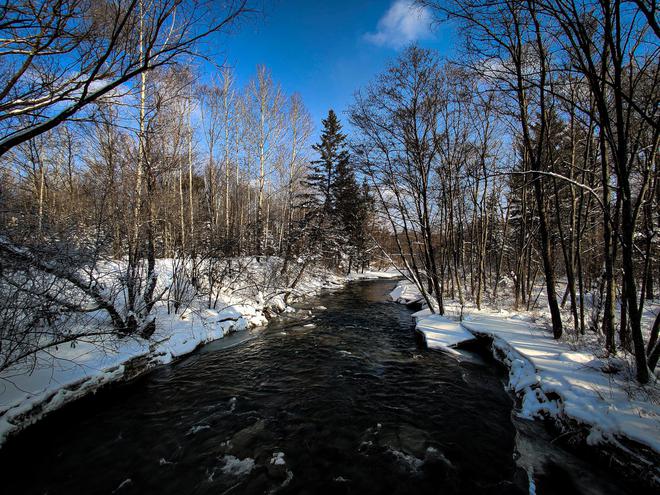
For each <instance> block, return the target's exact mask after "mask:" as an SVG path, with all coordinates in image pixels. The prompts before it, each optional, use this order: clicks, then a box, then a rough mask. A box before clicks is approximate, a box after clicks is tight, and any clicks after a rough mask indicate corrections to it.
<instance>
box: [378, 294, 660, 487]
mask: <svg viewBox="0 0 660 495" xmlns="http://www.w3.org/2000/svg"><path fill="white" fill-rule="evenodd" d="M391 297H392V299H393V300H395V301H397V302H400V303H410V302H414V301H417V300H419V297H420V296H419V294H418V293H417V292H416V291H415V289H414V288H413V287H411V286H410V285H409V284H407V283H406V282H402V283H401V284H400V285H399V286H398V287H397V288H396V289H395V290H394V291H393V292H392V294H391ZM448 313H449V314H450V315H451V314H455V316H439V315H435V314H431V312H430V311H429V310H428V309H424V310H421V311H418V312H417V313H415V314H414V315H413V316H414V318H415V322H416V329H417V331H418V332H420V333H421V334H422V335H423V336H424V339H425V341H426V343H427V345H428V347H429V348H439V349H442V350H444V351H447V352H450V353H452V354H459V353H458V352H457V351H456V347H460V345H461V344H463V343H466V342H468V341H473V340H477V339H480V340H482V341H485V342H487V344H488V345H489V347H490V349H491V351H492V354H493V356H494V357H495V358H496V359H497V360H498V361H500V362H501V363H503V364H504V365H505V366H506V367H507V369H508V370H509V380H508V386H509V388H510V389H511V391H512V392H513V393H514V394H515V396H516V401H517V406H518V407H517V411H516V412H517V414H518V415H519V416H521V417H524V418H529V419H532V418H535V419H545V420H550V421H551V422H552V423H553V424H554V426H555V427H556V429H557V430H558V432H559V433H560V436H561V437H562V438H563V439H564V440H565V441H567V442H568V443H572V444H573V445H575V446H577V447H580V448H585V447H586V448H590V447H596V448H597V449H598V451H599V452H600V453H601V454H602V456H603V457H607V460H608V462H609V463H610V464H611V465H613V467H616V466H615V465H616V464H619V467H621V468H622V469H626V470H628V472H633V473H635V476H638V477H640V478H642V479H644V481H645V482H648V483H649V484H651V485H657V484H658V483H659V482H660V465H659V464H658V461H659V459H660V457H659V456H660V406H659V405H658V398H659V397H660V390H659V388H660V387H659V385H658V381H657V380H654V382H653V383H651V384H649V385H647V386H645V387H640V386H638V385H637V384H636V383H635V381H634V373H633V372H632V364H631V363H630V362H629V360H627V359H625V357H617V358H611V357H610V358H607V357H603V356H602V355H599V353H598V352H597V351H595V349H597V348H596V347H594V346H590V345H589V342H588V341H586V339H585V341H584V342H580V343H577V342H570V341H569V340H560V341H557V340H554V339H553V338H552V335H551V333H550V332H548V331H547V329H546V325H545V324H544V323H545V322H544V320H543V318H538V316H536V317H535V316H533V315H531V314H525V313H514V312H510V311H505V310H489V309H485V310H482V311H476V309H475V310H474V311H472V310H470V311H467V312H464V313H463V319H462V321H459V318H458V314H459V313H460V310H457V308H452V307H451V305H450V307H449V311H448ZM624 463H625V465H623V464H624Z"/></svg>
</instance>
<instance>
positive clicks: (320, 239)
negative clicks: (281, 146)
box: [300, 110, 349, 258]
mask: <svg viewBox="0 0 660 495" xmlns="http://www.w3.org/2000/svg"><path fill="white" fill-rule="evenodd" d="M322 123H323V133H322V134H321V140H320V142H319V143H317V144H315V145H313V146H312V148H313V149H314V151H316V152H317V153H318V154H319V159H318V160H314V161H312V162H311V163H310V167H309V172H308V174H307V176H306V178H305V180H304V181H303V184H304V185H305V186H306V189H307V191H306V192H305V193H304V194H303V195H302V196H301V199H302V201H301V204H300V206H301V207H302V208H304V209H305V210H306V214H305V219H304V223H305V228H306V230H307V231H308V236H307V237H308V241H307V243H308V246H307V247H308V248H309V249H311V250H316V251H317V252H318V254H320V255H321V256H322V257H325V258H336V257H337V253H338V251H339V244H340V239H339V237H338V235H337V234H338V230H337V225H338V222H337V220H336V211H335V210H336V208H335V205H336V197H337V196H336V194H335V192H334V191H335V189H336V187H337V179H338V177H339V180H340V182H341V183H342V184H343V183H344V181H345V180H347V179H346V178H345V177H344V176H345V175H346V173H347V171H348V169H349V154H348V151H347V150H346V135H345V134H343V133H342V132H341V124H340V122H339V119H338V118H337V115H336V114H335V112H334V111H333V110H330V111H329V112H328V117H327V118H326V119H323V120H322ZM338 174H341V177H340V176H338ZM341 187H344V186H343V185H342V186H341ZM339 224H341V222H339ZM342 242H343V241H342Z"/></svg>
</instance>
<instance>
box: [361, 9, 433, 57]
mask: <svg viewBox="0 0 660 495" xmlns="http://www.w3.org/2000/svg"><path fill="white" fill-rule="evenodd" d="M431 22H432V15H431V11H430V10H429V9H428V8H427V7H422V6H419V5H415V4H414V2H413V1H412V0H395V1H394V3H393V4H392V5H391V6H390V8H389V9H388V10H387V12H385V14H384V15H383V17H381V18H380V20H379V21H378V26H377V28H376V32H375V33H366V34H365V35H364V39H366V40H367V41H368V42H370V43H373V44H374V45H378V46H389V47H391V48H401V47H403V46H405V45H407V44H408V43H412V42H414V41H417V40H419V39H424V38H429V37H430V36H431Z"/></svg>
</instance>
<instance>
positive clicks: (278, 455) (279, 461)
mask: <svg viewBox="0 0 660 495" xmlns="http://www.w3.org/2000/svg"><path fill="white" fill-rule="evenodd" d="M270 463H271V464H274V465H276V466H284V465H285V464H286V461H285V460H284V452H274V453H273V457H271V459H270Z"/></svg>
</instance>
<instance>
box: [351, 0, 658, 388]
mask: <svg viewBox="0 0 660 495" xmlns="http://www.w3.org/2000/svg"><path fill="white" fill-rule="evenodd" d="M419 3H420V4H422V5H424V6H426V7H428V8H431V9H433V11H434V12H435V14H436V17H437V19H438V21H439V22H445V21H449V22H450V23H451V25H452V26H453V27H454V29H456V30H457V31H458V32H459V33H460V34H461V36H462V39H463V41H464V43H463V46H462V49H461V53H460V56H459V57H457V58H455V59H450V60H444V61H441V60H440V58H439V56H438V55H437V54H436V53H434V52H433V51H431V50H425V49H421V48H419V47H411V48H409V49H408V50H406V51H405V52H404V53H402V54H401V55H400V57H399V58H398V60H396V61H395V62H393V63H392V64H391V65H390V67H389V68H388V69H387V70H386V71H385V72H383V73H382V74H381V75H380V76H379V77H377V78H376V80H375V81H374V82H373V83H372V84H371V85H369V86H368V87H367V88H366V89H364V90H363V91H361V92H360V93H359V94H358V95H357V97H356V102H355V104H354V105H353V106H352V108H351V111H350V120H351V123H352V124H353V125H354V127H355V128H356V129H357V131H358V132H357V134H358V137H357V139H356V142H355V156H356V157H357V158H358V160H359V161H360V167H361V169H362V171H363V172H364V174H365V176H367V177H368V178H369V180H370V183H371V184H372V189H373V190H374V191H376V196H377V199H378V205H379V212H380V217H381V219H382V222H383V223H384V224H386V225H387V226H388V227H389V229H390V230H391V231H392V232H393V233H394V236H393V238H392V239H391V240H390V241H389V242H390V252H392V253H394V255H395V256H394V262H395V263H399V264H401V265H402V266H403V267H405V269H406V271H407V273H409V276H410V279H411V280H412V281H413V282H414V283H415V284H416V286H417V287H418V289H419V290H420V292H421V293H422V295H423V297H424V299H425V300H426V302H427V304H428V305H429V306H430V307H432V308H434V310H436V311H438V312H439V313H441V314H442V313H443V312H444V309H445V308H444V306H445V298H446V297H447V296H449V297H451V298H452V299H457V300H458V301H459V302H460V303H461V304H463V303H464V301H465V300H466V299H468V298H469V299H470V300H472V301H474V302H475V303H476V306H477V307H480V306H481V304H482V303H483V301H484V297H485V296H486V297H488V299H489V300H490V301H491V302H496V301H498V297H501V296H502V295H503V294H504V291H505V290H506V291H507V292H508V293H509V294H511V296H512V298H513V306H514V308H521V307H523V308H527V309H529V308H530V307H532V306H534V305H536V304H537V303H541V305H542V306H545V305H547V307H548V308H549V311H550V315H551V320H552V330H553V334H554V337H555V338H560V337H562V335H563V334H564V332H565V331H566V330H569V331H570V334H571V336H572V338H575V339H579V338H580V336H581V335H584V334H585V333H586V332H596V334H598V335H599V336H600V339H601V342H602V345H603V347H604V349H605V350H606V351H607V352H608V353H610V354H614V353H616V352H617V351H620V350H623V351H630V352H632V353H633V354H634V357H635V361H636V370H637V378H638V380H639V381H640V382H641V383H646V382H647V381H648V380H649V375H650V374H649V370H653V369H655V367H656V365H657V362H658V358H659V357H660V345H659V343H658V331H659V330H660V316H656V318H655V322H654V323H653V324H652V325H651V327H650V328H642V316H643V311H644V308H645V304H646V301H650V300H652V299H653V298H654V297H655V295H656V293H655V291H657V280H658V275H659V263H658V255H659V250H658V247H659V242H658V232H659V227H660V207H659V206H660V201H659V200H660V189H659V184H658V181H659V177H660V175H659V171H658V159H657V158H658V157H657V152H658V137H659V133H660V108H659V107H658V101H660V93H659V91H660V89H659V88H660V86H659V85H658V78H659V76H660V71H659V68H658V60H659V59H660V58H659V48H658V35H659V32H658V29H657V23H656V18H655V9H654V7H653V6H652V5H651V4H650V3H649V2H644V1H636V2H623V1H619V0H596V1H587V0H558V1H554V0H529V1H522V2H521V1H512V0H511V1H510V0H503V1H498V2H476V1H471V0H454V1H446V2H419ZM509 291H510V292H509ZM562 308H567V309H570V318H569V319H567V320H564V319H563V318H562V311H561V310H562Z"/></svg>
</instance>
